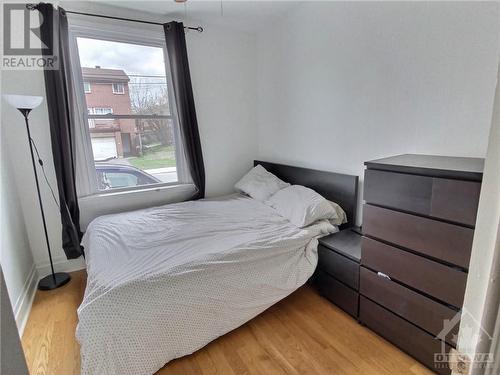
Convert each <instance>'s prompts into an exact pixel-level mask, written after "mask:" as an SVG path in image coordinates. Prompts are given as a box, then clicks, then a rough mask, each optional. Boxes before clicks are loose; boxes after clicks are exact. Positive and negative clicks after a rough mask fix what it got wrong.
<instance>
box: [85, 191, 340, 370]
mask: <svg viewBox="0 0 500 375" xmlns="http://www.w3.org/2000/svg"><path fill="white" fill-rule="evenodd" d="M334 231H336V228H335V227H333V226H332V225H331V224H329V223H328V222H326V221H325V222H320V223H317V224H315V225H313V226H311V227H309V228H306V229H299V228H297V227H295V226H293V225H292V224H291V223H290V222H289V221H288V220H286V219H284V218H283V217H281V216H279V215H278V214H277V212H276V211H275V210H274V209H272V208H271V207H268V206H267V205H265V204H263V203H261V202H259V201H256V200H254V199H251V198H249V197H246V196H242V195H233V196H229V197H224V198H220V199H212V200H199V201H190V202H183V203H178V204H171V205H166V206H161V207H155V208H149V209H145V210H139V211H133V212H128V213H121V214H115V215H106V216H102V217H99V218H97V219H95V220H94V221H93V222H92V223H91V224H90V225H89V227H88V228H87V231H86V233H85V236H84V238H83V245H84V247H85V251H86V263H87V275H88V276H87V286H86V290H85V295H84V298H83V302H82V304H81V305H80V307H79V308H78V318H79V323H78V326H77V331H76V337H77V339H78V341H79V343H80V346H81V364H82V365H81V366H82V374H99V375H104V374H131V375H140V374H153V373H154V372H156V371H157V370H159V369H160V368H161V367H163V366H164V365H165V363H167V362H169V361H170V360H172V359H174V358H178V357H181V356H184V355H187V354H190V353H192V352H194V351H196V350H197V349H199V348H201V347H203V346H205V345H206V344H207V343H209V342H210V341H212V340H214V339H216V338H217V337H219V336H221V335H223V334H225V333H227V332H229V331H231V330H233V329H235V328H237V327H239V326H240V325H242V324H243V323H245V322H247V321H248V320H250V319H252V318H253V317H255V316H256V315H258V314H259V313H261V312H262V311H264V310H266V309H267V308H268V307H270V306H271V305H273V304H274V303H276V302H277V301H279V300H281V299H282V298H284V297H286V296H287V295H289V294H290V293H292V292H293V291H294V290H296V289H297V288H298V287H300V286H301V285H303V284H304V283H305V282H306V281H307V279H308V278H309V277H310V276H311V275H312V273H313V272H314V269H315V268H316V264H317V238H318V237H319V236H322V235H325V234H327V233H332V232H334Z"/></svg>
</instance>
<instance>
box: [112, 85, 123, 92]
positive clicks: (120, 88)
mask: <svg viewBox="0 0 500 375" xmlns="http://www.w3.org/2000/svg"><path fill="white" fill-rule="evenodd" d="M113 94H125V89H124V87H123V83H113Z"/></svg>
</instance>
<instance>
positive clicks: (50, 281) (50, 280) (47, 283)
mask: <svg viewBox="0 0 500 375" xmlns="http://www.w3.org/2000/svg"><path fill="white" fill-rule="evenodd" d="M70 280H71V276H70V275H68V274H67V273H65V272H57V273H55V281H54V277H53V276H52V274H50V275H47V276H45V277H44V278H43V279H41V280H40V282H39V283H38V289H40V290H52V289H56V288H59V287H60V286H63V285H64V284H67V283H68V282H69V281H70Z"/></svg>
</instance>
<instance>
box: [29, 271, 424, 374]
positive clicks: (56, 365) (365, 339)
mask: <svg viewBox="0 0 500 375" xmlns="http://www.w3.org/2000/svg"><path fill="white" fill-rule="evenodd" d="M85 278H86V274H85V271H79V272H74V273H72V280H71V282H70V283H69V284H67V285H65V286H64V287H62V288H60V289H58V290H54V291H48V292H41V291H38V292H37V294H36V297H35V301H34V303H33V308H32V311H31V314H30V317H29V320H28V323H27V325H26V329H25V331H24V335H23V339H22V343H23V348H24V351H25V355H26V361H27V363H28V367H29V369H30V374H31V375H34V374H37V375H42V374H50V375H71V374H79V373H80V353H79V346H78V343H77V342H76V340H75V337H74V333H75V328H76V324H77V315H76V309H77V307H78V306H79V304H80V302H81V300H82V297H83V292H84V290H85ZM160 374H161V375H166V374H182V375H185V374H238V375H239V374H335V375H337V374H374V375H376V374H386V375H387V374H397V375H402V374H414V375H428V374H432V372H431V371H429V370H428V369H426V368H425V367H424V366H422V365H420V364H419V363H418V362H417V361H415V360H414V359H412V358H411V357H409V356H407V355H406V354H404V353H403V352H401V351H400V350H398V349H397V348H396V347H394V346H392V345H391V344H389V343H388V342H386V341H385V340H383V339H382V338H380V337H378V336H377V335H375V334H374V333H372V332H371V331H370V330H369V329H367V328H365V327H363V326H361V325H359V324H358V323H357V322H356V321H354V320H353V319H352V318H351V317H349V316H348V315H347V314H345V313H344V312H342V311H341V310H339V309H338V308H336V307H335V306H334V305H332V304H331V303H329V302H328V301H326V300H325V299H323V298H322V297H320V296H319V295H317V294H316V292H315V291H314V290H313V289H312V288H310V287H307V286H305V287H302V288H301V289H299V290H298V291H297V292H295V293H294V294H292V295H291V296H289V297H288V298H286V299H285V300H283V301H281V302H280V303H278V304H276V305H275V306H273V307H271V308H270V309H269V310H267V311H265V312H264V313H262V314H261V315H259V316H257V317H256V318H254V319H253V320H251V321H250V322H248V323H247V324H245V325H243V326H242V327H240V328H238V329H236V330H234V331H232V332H230V333H228V334H227V335H224V336H222V337H220V338H219V339H217V340H215V341H214V342H212V343H210V344H208V345H207V346H206V347H204V348H203V349H201V350H199V351H197V352H196V353H194V354H192V355H189V356H186V357H183V358H180V359H177V360H174V361H172V362H170V363H169V364H168V365H166V366H165V367H164V368H162V369H161V370H160V371H159V372H158V373H157V375H160Z"/></svg>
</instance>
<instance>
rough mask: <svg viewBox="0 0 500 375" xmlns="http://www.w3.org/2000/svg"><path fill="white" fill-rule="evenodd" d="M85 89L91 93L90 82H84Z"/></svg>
mask: <svg viewBox="0 0 500 375" xmlns="http://www.w3.org/2000/svg"><path fill="white" fill-rule="evenodd" d="M83 91H85V94H90V93H91V91H90V82H83Z"/></svg>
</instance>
